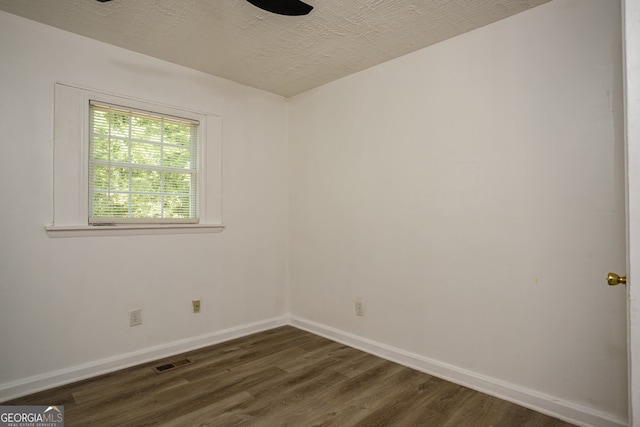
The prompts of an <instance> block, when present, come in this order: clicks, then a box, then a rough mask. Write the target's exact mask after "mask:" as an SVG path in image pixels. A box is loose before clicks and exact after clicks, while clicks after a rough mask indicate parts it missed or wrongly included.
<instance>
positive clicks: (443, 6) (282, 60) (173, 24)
mask: <svg viewBox="0 0 640 427" xmlns="http://www.w3.org/2000/svg"><path fill="white" fill-rule="evenodd" d="M548 1H549V0H306V3H308V4H310V5H312V6H313V7H314V9H313V10H312V11H311V13H310V14H309V15H306V16H297V17H293V16H281V15H274V14H272V13H269V12H265V11H263V10H261V9H258V8H256V7H255V6H253V5H251V4H250V3H248V2H246V1H244V0H112V1H110V2H107V3H100V2H98V1H95V0H0V10H4V11H7V12H10V13H13V14H16V15H20V16H23V17H26V18H29V19H33V20H35V21H39V22H42V23H44V24H48V25H51V26H54V27H58V28H61V29H64V30H67V31H71V32H73V33H77V34H80V35H83V36H87V37H90V38H93V39H96V40H100V41H103V42H106V43H109V44H113V45H116V46H120V47H123V48H125V49H129V50H133V51H136V52H140V53H144V54H146V55H150V56H153V57H156V58H160V59H164V60H166V61H170V62H174V63H176V64H181V65H184V66H187V67H190V68H194V69H196V70H200V71H204V72H206V73H209V74H213V75H216V76H220V77H224V78H227V79H230V80H233V81H236V82H239V83H242V84H246V85H249V86H253V87H256V88H260V89H264V90H266V91H269V92H273V93H277V94H280V95H283V96H287V97H288V96H292V95H295V94H298V93H300V92H304V91H305V90H308V89H311V88H314V87H317V86H320V85H322V84H324V83H327V82H329V81H332V80H335V79H338V78H340V77H344V76H346V75H349V74H352V73H354V72H357V71H360V70H363V69H365V68H368V67H371V66H373V65H376V64H379V63H382V62H385V61H388V60H390V59H393V58H396V57H399V56H402V55H404V54H406V53H409V52H412V51H415V50H417V49H421V48H423V47H426V46H429V45H432V44H434V43H437V42H439V41H442V40H445V39H448V38H451V37H454V36H456V35H459V34H462V33H465V32H467V31H471V30H473V29H475V28H478V27H482V26H484V25H487V24H490V23H492V22H495V21H498V20H500V19H503V18H506V17H508V16H511V15H514V14H516V13H519V12H522V11H524V10H527V9H529V8H532V7H535V6H538V5H540V4H543V3H546V2H548Z"/></svg>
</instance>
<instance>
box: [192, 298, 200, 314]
mask: <svg viewBox="0 0 640 427" xmlns="http://www.w3.org/2000/svg"><path fill="white" fill-rule="evenodd" d="M191 303H192V304H193V312H194V313H200V300H199V299H194V300H193V301H191Z"/></svg>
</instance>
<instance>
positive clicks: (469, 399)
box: [4, 326, 571, 427]
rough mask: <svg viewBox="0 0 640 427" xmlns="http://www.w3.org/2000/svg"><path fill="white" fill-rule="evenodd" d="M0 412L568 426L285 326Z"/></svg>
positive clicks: (193, 420) (96, 417)
mask: <svg viewBox="0 0 640 427" xmlns="http://www.w3.org/2000/svg"><path fill="white" fill-rule="evenodd" d="M185 357H186V358H189V359H190V360H191V361H192V362H193V363H191V364H189V365H185V366H181V367H178V368H175V369H172V370H169V371H165V372H162V373H159V374H158V373H156V372H154V370H153V369H152V367H154V366H158V365H163V364H165V363H167V362H171V361H174V360H178V359H181V358H185ZM4 404H10V405H64V410H65V423H66V424H65V425H66V426H101V427H103V426H118V427H120V426H145V425H163V426H186V427H192V426H236V425H243V426H296V427H297V426H339V427H346V426H356V425H357V426H433V427H441V426H464V427H468V426H482V427H488V426H493V427H499V426H505V427H520V426H529V427H534V426H536V427H547V426H548V427H552V426H553V427H560V426H570V425H571V424H567V423H565V422H562V421H559V420H556V419H554V418H551V417H548V416H545V415H542V414H539V413H537V412H534V411H531V410H529V409H525V408H522V407H519V406H517V405H514V404H512V403H508V402H505V401H503V400H500V399H496V398H494V397H490V396H487V395H485V394H482V393H478V392H476V391H473V390H470V389H468V388H465V387H462V386H459V385H456V384H453V383H450V382H447V381H444V380H441V379H438V378H436V377H432V376H430V375H427V374H424V373H421V372H418V371H415V370H412V369H409V368H406V367H403V366H400V365H398V364H395V363H392V362H389V361H387V360H384V359H380V358H378V357H375V356H372V355H370V354H367V353H363V352H361V351H359V350H355V349H353V348H350V347H347V346H345V345H342V344H338V343H335V342H333V341H330V340H327V339H324V338H321V337H318V336H316V335H313V334H310V333H307V332H304V331H301V330H298V329H296V328H293V327H289V326H286V327H281V328H277V329H273V330H270V331H266V332H261V333H258V334H255V335H251V336H248V337H244V338H239V339H236V340H233V341H228V342H226V343H223V344H219V345H214V346H211V347H207V348H204V349H200V350H197V351H192V352H189V353H185V354H184V355H181V356H175V357H172V358H169V359H166V360H159V361H157V362H154V363H149V364H145V365H140V366H136V367H133V368H129V369H124V370H121V371H117V372H113V373H110V374H107V375H103V376H100V377H97V378H93V379H90V380H85V381H81V382H77V383H74V384H69V385H66V386H63V387H58V388H55V389H52V390H48V391H43V392H40V393H36V394H33V395H30V396H26V397H22V398H19V399H15V400H13V401H11V402H7V403H4Z"/></svg>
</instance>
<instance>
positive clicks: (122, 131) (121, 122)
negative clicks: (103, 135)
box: [110, 112, 129, 137]
mask: <svg viewBox="0 0 640 427" xmlns="http://www.w3.org/2000/svg"><path fill="white" fill-rule="evenodd" d="M110 134H111V135H113V136H123V137H128V136H129V116H128V115H126V114H118V113H115V112H112V113H111V129H110Z"/></svg>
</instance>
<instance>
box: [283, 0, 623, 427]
mask: <svg viewBox="0 0 640 427" xmlns="http://www.w3.org/2000/svg"><path fill="white" fill-rule="evenodd" d="M620 33H621V29H620V9H619V4H618V2H616V1H608V0H607V1H602V0H555V1H553V2H551V3H548V4H545V5H543V6H540V7H538V8H535V9H532V10H530V11H528V12H525V13H522V14H519V15H516V16H514V17H512V18H509V19H506V20H503V21H501V22H498V23H496V24H493V25H490V26H487V27H484V28H481V29H479V30H476V31H474V32H472V33H469V34H466V35H463V36H460V37H457V38H455V39H452V40H449V41H446V42H443V43H440V44H438V45H435V46H432V47H429V48H427V49H424V50H421V51H418V52H415V53H413V54H410V55H407V56H404V57H401V58H399V59H396V60H393V61H390V62H388V63H385V64H382V65H379V66H377V67H373V68H371V69H368V70H365V71H363V72H361V73H358V74H356V75H352V76H350V77H347V78H344V79H341V80H339V81H336V82H333V83H330V84H327V85H325V86H322V87H320V88H318V89H315V90H312V91H309V92H306V93H304V94H301V95H299V96H296V97H294V98H292V99H291V100H290V101H291V102H290V126H289V138H290V153H289V155H290V187H291V190H290V192H291V196H290V203H291V217H290V222H291V226H290V233H291V243H290V260H291V261H290V263H291V266H290V270H291V272H290V281H291V289H292V291H291V313H292V315H293V316H294V319H298V321H299V322H300V324H302V325H307V326H309V327H311V328H312V329H315V330H319V331H330V332H331V333H333V334H334V335H336V336H342V337H346V338H349V337H351V338H353V337H356V341H358V340H360V342H368V343H374V344H376V343H377V344H380V345H379V348H381V349H383V350H384V351H387V350H389V352H390V354H393V353H394V352H395V354H400V353H402V354H410V355H412V356H411V357H413V358H414V360H423V361H425V366H437V365H439V364H446V365H447V366H449V367H450V368H451V369H450V371H459V372H462V373H465V375H467V376H471V377H473V376H476V377H477V378H484V379H489V380H490V381H494V382H495V383H498V384H502V385H505V386H506V388H507V389H511V390H519V391H521V392H523V393H524V394H525V395H527V394H528V395H529V396H537V397H538V398H541V399H542V400H545V399H546V400H547V401H548V402H554V404H555V403H558V402H559V404H560V405H565V406H567V407H575V408H577V409H578V410H579V411H586V412H593V413H594V414H596V415H597V416H598V417H600V421H601V422H603V423H604V422H605V421H606V420H609V421H611V422H612V423H616V422H624V420H625V419H626V417H627V413H626V411H627V409H626V408H627V385H626V375H627V365H626V342H625V338H626V335H625V334H626V332H625V290H624V289H623V288H622V287H619V288H609V287H608V286H607V285H606V283H605V281H604V277H605V276H606V274H607V272H608V271H620V272H624V266H625V247H624V245H625V243H624V241H625V238H624V236H625V230H624V171H623V158H624V146H623V138H622V116H621V108H622V101H621V91H622V86H621V85H622V83H621V46H620V45H621V40H620ZM356 298H361V299H362V300H363V301H364V304H365V309H366V315H365V317H356V316H355V314H354V300H355V299H356ZM374 346H375V345H374ZM429 364H431V365H429ZM463 376H464V375H463ZM514 393H515V392H514ZM596 418H597V417H596Z"/></svg>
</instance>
